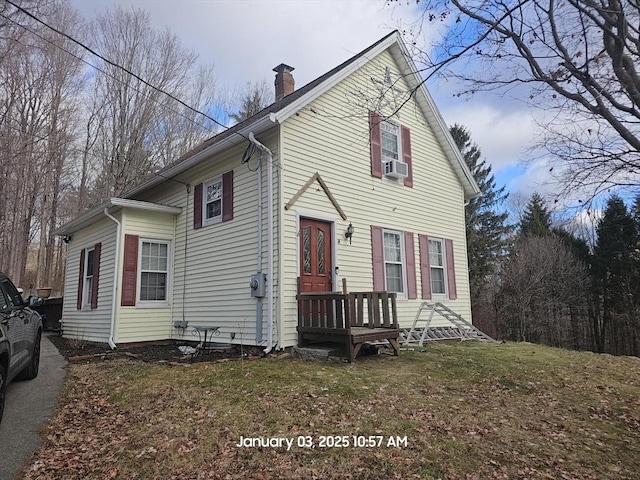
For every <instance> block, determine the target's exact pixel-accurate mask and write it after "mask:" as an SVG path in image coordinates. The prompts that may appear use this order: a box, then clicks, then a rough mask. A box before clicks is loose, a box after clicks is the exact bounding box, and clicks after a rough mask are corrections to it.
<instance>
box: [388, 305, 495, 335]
mask: <svg viewBox="0 0 640 480" xmlns="http://www.w3.org/2000/svg"><path fill="white" fill-rule="evenodd" d="M435 314H438V315H439V316H440V317H442V318H444V319H445V320H447V321H448V322H449V325H446V326H440V327H432V326H431V321H432V320H433V317H434V315H435ZM439 340H460V341H462V340H478V341H481V342H492V343H501V342H500V341H498V340H495V339H493V338H491V337H490V336H489V335H487V334H486V333H484V332H483V331H481V330H479V329H478V328H476V327H475V326H473V325H472V324H471V323H470V322H468V321H466V320H465V319H464V318H462V316H461V315H459V314H457V313H456V312H454V311H453V310H451V309H450V308H449V307H447V306H446V305H443V304H442V303H440V302H436V303H431V302H422V304H421V305H420V307H419V308H418V313H417V314H416V316H415V318H414V320H413V325H412V326H411V328H410V329H404V330H402V331H401V332H400V343H401V344H402V345H405V346H407V345H420V346H422V345H424V342H436V341H439Z"/></svg>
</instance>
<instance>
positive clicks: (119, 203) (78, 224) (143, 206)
mask: <svg viewBox="0 0 640 480" xmlns="http://www.w3.org/2000/svg"><path fill="white" fill-rule="evenodd" d="M123 208H132V209H137V210H144V211H147V212H157V213H166V214H170V215H179V214H180V213H181V212H182V208H181V207H172V206H170V205H162V204H160V203H151V202H141V201H138V200H131V199H127V198H117V197H112V198H110V199H109V200H107V201H106V202H104V203H102V204H100V205H98V206H97V207H95V208H94V209H92V210H89V211H88V212H86V213H84V214H82V215H80V216H79V217H77V218H76V219H74V220H72V221H70V222H69V223H67V224H66V225H63V226H61V227H60V228H58V229H56V230H55V231H54V232H53V234H54V235H56V236H65V235H72V234H73V233H75V232H77V231H78V230H81V229H83V228H85V227H88V226H89V225H91V224H93V223H95V221H96V220H97V219H98V218H99V217H102V216H104V212H105V210H106V211H108V212H109V213H113V212H115V211H117V210H120V209H123Z"/></svg>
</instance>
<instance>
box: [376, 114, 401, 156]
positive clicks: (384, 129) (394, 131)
mask: <svg viewBox="0 0 640 480" xmlns="http://www.w3.org/2000/svg"><path fill="white" fill-rule="evenodd" d="M380 135H381V137H380V139H381V144H382V161H383V162H389V161H391V160H400V159H401V157H400V128H399V127H398V126H397V125H394V124H393V123H390V122H381V123H380Z"/></svg>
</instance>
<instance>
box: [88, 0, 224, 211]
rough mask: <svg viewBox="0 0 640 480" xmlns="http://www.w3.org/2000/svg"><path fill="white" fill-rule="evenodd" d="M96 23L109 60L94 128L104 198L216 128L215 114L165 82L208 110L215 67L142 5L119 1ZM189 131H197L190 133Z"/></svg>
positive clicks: (98, 85)
mask: <svg viewBox="0 0 640 480" xmlns="http://www.w3.org/2000/svg"><path fill="white" fill-rule="evenodd" d="M92 30H93V32H94V39H93V42H94V43H95V45H96V48H97V50H98V51H100V52H101V54H102V56H103V57H105V58H107V59H108V60H109V62H101V63H100V71H99V72H98V73H96V75H95V89H94V95H95V98H96V99H97V102H96V103H95V105H94V110H93V111H92V112H91V115H90V119H91V121H92V125H91V127H90V129H89V130H90V132H89V135H90V136H93V137H95V140H96V143H95V146H94V147H93V148H92V153H93V155H94V156H97V157H99V158H101V159H103V161H102V163H101V165H100V166H99V174H98V178H97V179H96V182H95V184H94V185H95V188H94V190H95V196H96V197H97V198H98V199H101V198H104V197H106V196H110V195H119V194H121V193H122V192H123V191H125V190H127V189H128V188H131V187H132V186H133V185H135V184H137V183H138V182H140V180H141V179H142V178H144V176H146V175H148V174H151V173H153V172H155V171H157V170H158V169H159V168H161V167H163V166H164V165H166V164H167V163H169V162H171V161H172V160H174V159H175V158H177V157H178V155H179V154H180V153H183V152H184V151H185V150H186V149H188V148H189V147H190V146H191V144H193V143H195V142H196V141H198V140H202V139H203V138H205V137H206V136H209V135H211V133H212V132H213V131H214V126H213V122H211V121H209V120H207V119H206V117H202V116H201V117H200V118H198V119H197V120H196V119H195V117H194V115H193V112H192V111H190V112H186V111H185V109H184V108H182V107H181V104H179V103H178V102H176V101H175V100H173V99H172V98H170V97H169V96H167V95H166V94H165V93H162V92H161V91H160V90H162V91H164V92H167V93H168V94H169V95H171V96H173V97H176V98H181V99H182V98H184V99H186V100H187V101H192V102H195V103H194V104H193V106H195V107H196V108H198V107H200V108H201V109H202V110H207V109H208V108H209V107H210V105H211V103H212V101H213V93H212V92H213V88H214V82H213V79H212V75H211V70H210V69H204V70H200V71H197V70H196V67H195V64H196V63H195V62H196V59H197V55H196V54H195V53H194V52H192V51H189V50H186V49H185V48H184V47H182V46H181V44H180V41H179V39H178V38H177V37H176V36H175V35H173V34H171V33H170V32H169V31H164V32H157V31H155V30H153V29H152V28H151V26H150V22H149V15H148V13H146V12H144V11H142V10H124V9H122V8H120V7H115V8H114V9H113V10H110V11H108V12H107V13H105V14H103V15H100V16H99V17H98V18H97V20H96V22H95V24H94V25H93V28H92ZM114 64H117V65H118V66H115V65H114ZM132 74H135V75H132ZM136 77H138V78H136ZM141 79H145V80H146V79H148V82H151V83H152V84H153V86H154V87H155V88H151V87H150V86H149V84H148V83H146V82H145V81H142V80H141ZM194 79H195V81H194ZM185 103H186V102H185ZM186 132H192V134H191V135H185V137H182V134H184V133H186ZM193 132H196V134H193ZM159 139H163V141H162V143H161V148H158V141H159Z"/></svg>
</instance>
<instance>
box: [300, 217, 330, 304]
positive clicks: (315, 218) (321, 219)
mask: <svg viewBox="0 0 640 480" xmlns="http://www.w3.org/2000/svg"><path fill="white" fill-rule="evenodd" d="M301 218H307V219H309V220H318V221H320V222H327V223H329V224H331V265H332V267H331V291H333V292H336V291H338V287H339V286H338V275H337V274H336V269H337V267H338V250H337V245H338V240H337V235H336V233H337V230H336V221H337V218H336V217H335V216H334V215H327V214H323V213H318V212H312V211H308V210H296V272H297V275H298V276H300V275H301V268H302V265H300V219H301Z"/></svg>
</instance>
